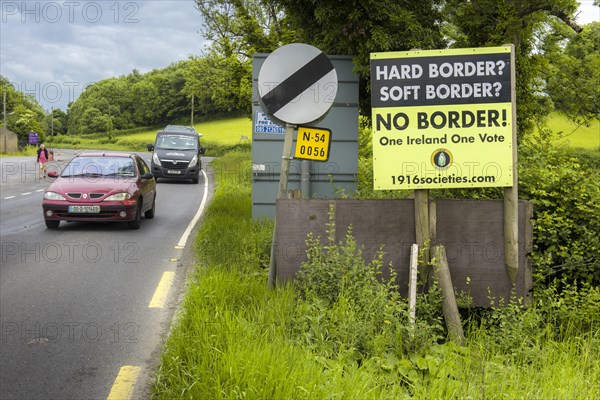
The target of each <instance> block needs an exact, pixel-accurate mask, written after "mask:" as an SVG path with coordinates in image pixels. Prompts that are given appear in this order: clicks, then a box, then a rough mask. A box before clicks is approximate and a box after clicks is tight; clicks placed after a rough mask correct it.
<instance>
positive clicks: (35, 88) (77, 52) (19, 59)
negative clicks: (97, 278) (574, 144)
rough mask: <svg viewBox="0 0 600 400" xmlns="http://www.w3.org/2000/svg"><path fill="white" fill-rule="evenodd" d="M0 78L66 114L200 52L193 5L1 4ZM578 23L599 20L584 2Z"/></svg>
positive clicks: (113, 1)
mask: <svg viewBox="0 0 600 400" xmlns="http://www.w3.org/2000/svg"><path fill="white" fill-rule="evenodd" d="M0 3H1V9H2V20H1V24H0V74H2V75H3V76H4V77H6V78H7V79H8V80H9V81H10V82H11V83H12V84H13V85H14V86H15V88H17V89H19V90H21V91H22V92H25V93H30V94H32V95H34V96H35V98H36V99H37V100H38V101H39V102H40V104H41V105H42V107H44V108H45V109H46V110H48V111H49V110H50V109H51V108H52V107H54V108H61V109H63V110H66V108H67V104H68V102H69V101H73V100H74V99H75V98H76V97H77V96H79V94H80V93H81V91H82V90H83V88H84V87H85V86H86V85H87V84H89V83H93V82H96V81H98V80H101V79H105V78H110V77H113V76H120V75H126V74H128V73H130V72H131V71H132V70H133V69H134V68H135V69H137V70H139V71H140V72H142V73H144V72H148V71H151V70H152V69H154V68H163V67H166V66H167V65H169V64H171V63H173V62H176V61H179V60H185V59H187V58H188V56H190V55H201V54H202V51H203V50H204V49H205V42H204V40H203V38H202V35H201V34H200V33H199V31H200V30H201V28H202V18H201V16H200V13H199V12H198V11H197V10H196V9H195V3H194V1H193V0H149V1H139V0H135V1H117V0H97V1H87V0H65V1H62V0H61V1H23V0H15V1H8V0H0ZM581 3H582V8H581V9H580V18H579V23H582V24H584V23H588V22H591V21H598V20H600V8H598V7H594V6H593V5H592V4H593V2H592V0H583V1H581Z"/></svg>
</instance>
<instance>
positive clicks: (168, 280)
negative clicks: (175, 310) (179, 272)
mask: <svg viewBox="0 0 600 400" xmlns="http://www.w3.org/2000/svg"><path fill="white" fill-rule="evenodd" d="M174 278H175V272H174V271H165V272H163V276H162V278H161V279H160V282H159V283H158V287H157V288H156V292H154V296H152V300H150V305H148V307H149V308H163V307H164V305H165V301H166V300H167V294H168V293H169V289H170V287H171V284H172V283H173V279H174Z"/></svg>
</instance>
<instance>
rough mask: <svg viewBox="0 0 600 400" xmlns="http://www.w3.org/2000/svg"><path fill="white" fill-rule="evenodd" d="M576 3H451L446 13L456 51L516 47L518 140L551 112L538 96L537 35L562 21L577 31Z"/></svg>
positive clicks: (553, 0)
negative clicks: (552, 20)
mask: <svg viewBox="0 0 600 400" xmlns="http://www.w3.org/2000/svg"><path fill="white" fill-rule="evenodd" d="M576 9H577V2H576V1H575V0H532V1H498V0H474V1H468V2H467V1H462V0H450V1H448V2H447V4H446V6H445V8H444V10H445V12H446V16H447V21H448V22H449V24H450V26H451V28H452V29H448V33H450V34H452V35H453V36H452V37H451V38H452V39H453V41H454V44H453V47H457V48H460V47H483V46H501V45H503V44H506V43H512V44H514V45H515V56H516V60H515V63H516V65H515V68H516V74H517V80H516V95H517V104H518V107H517V132H518V136H519V139H520V138H521V136H522V135H523V134H525V133H526V132H528V131H531V130H532V129H533V126H534V120H535V118H536V117H539V116H540V115H545V114H546V113H547V112H548V111H549V110H548V109H547V108H544V107H540V105H541V104H544V102H543V101H541V100H540V97H539V94H538V93H535V87H536V84H535V81H536V77H537V76H538V74H539V72H538V71H539V70H540V69H541V68H540V64H541V62H540V59H539V57H536V56H535V55H534V52H533V50H534V45H535V35H536V33H537V32H538V31H539V29H541V28H542V27H543V26H544V24H546V23H547V21H549V20H551V19H559V20H562V21H563V23H566V24H568V25H570V26H572V27H574V28H576V29H578V27H577V26H576V25H575V24H574V23H573V21H572V19H571V18H572V15H573V13H574V12H575V10H576Z"/></svg>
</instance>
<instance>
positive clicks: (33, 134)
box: [27, 132, 38, 145]
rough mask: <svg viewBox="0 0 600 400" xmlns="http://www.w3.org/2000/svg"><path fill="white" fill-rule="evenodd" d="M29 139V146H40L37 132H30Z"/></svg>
mask: <svg viewBox="0 0 600 400" xmlns="http://www.w3.org/2000/svg"><path fill="white" fill-rule="evenodd" d="M28 135H29V139H28V141H27V143H28V144H34V145H37V144H38V134H37V133H36V132H29V134H28Z"/></svg>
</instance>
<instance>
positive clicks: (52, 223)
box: [45, 219, 60, 229]
mask: <svg viewBox="0 0 600 400" xmlns="http://www.w3.org/2000/svg"><path fill="white" fill-rule="evenodd" d="M45 221H46V228H48V229H56V228H58V225H59V224H60V220H55V219H46V220H45Z"/></svg>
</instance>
